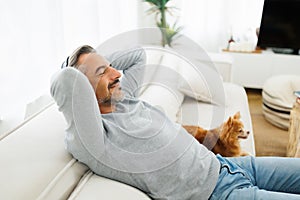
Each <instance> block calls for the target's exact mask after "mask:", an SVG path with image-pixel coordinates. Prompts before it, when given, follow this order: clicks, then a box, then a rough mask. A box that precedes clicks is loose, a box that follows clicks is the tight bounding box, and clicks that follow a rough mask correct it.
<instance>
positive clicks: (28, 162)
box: [0, 103, 88, 200]
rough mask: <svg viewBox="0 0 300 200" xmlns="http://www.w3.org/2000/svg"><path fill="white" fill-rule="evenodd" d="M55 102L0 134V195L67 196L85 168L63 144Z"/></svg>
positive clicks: (43, 197)
mask: <svg viewBox="0 0 300 200" xmlns="http://www.w3.org/2000/svg"><path fill="white" fill-rule="evenodd" d="M65 128H66V123H65V120H64V117H63V115H62V113H60V112H59V111H58V109H57V107H56V104H54V103H53V104H51V105H50V106H48V107H46V108H45V109H43V110H42V111H41V112H39V113H37V114H36V115H34V116H32V117H30V118H29V119H27V120H26V121H25V122H24V123H22V124H21V125H20V126H18V127H17V128H16V129H14V130H13V131H11V132H10V133H8V134H5V135H3V136H1V137H0V169H1V171H0V199H13V200H17V199H20V200H21V199H22V200H23V199H43V200H45V199H49V200H50V199H51V200H52V199H67V197H68V196H69V195H70V194H71V192H72V191H73V189H74V188H75V187H76V185H77V183H78V182H79V180H80V179H81V177H82V176H83V174H84V173H85V172H86V171H87V170H88V168H87V167H86V166H85V165H83V164H81V163H79V162H77V161H76V160H75V159H73V158H72V156H71V155H70V154H69V153H67V151H66V150H65V147H64V137H65V133H64V130H65Z"/></svg>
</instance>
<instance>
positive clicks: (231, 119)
mask: <svg viewBox="0 0 300 200" xmlns="http://www.w3.org/2000/svg"><path fill="white" fill-rule="evenodd" d="M232 123H233V118H232V117H229V118H228V120H227V122H226V124H227V125H228V127H230V126H231V125H232Z"/></svg>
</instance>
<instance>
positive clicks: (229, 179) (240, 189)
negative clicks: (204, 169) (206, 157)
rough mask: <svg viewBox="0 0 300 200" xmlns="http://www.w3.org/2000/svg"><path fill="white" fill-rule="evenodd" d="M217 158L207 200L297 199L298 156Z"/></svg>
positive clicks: (299, 196)
mask: <svg viewBox="0 0 300 200" xmlns="http://www.w3.org/2000/svg"><path fill="white" fill-rule="evenodd" d="M217 158H218V159H219V161H220V163H221V169H220V175H219V180H218V182H217V185H216V188H215V189H214V191H213V193H212V195H211V196H210V200H220V199H222V200H223V199H234V200H240V199H242V200H247V199H255V200H257V199H263V200H265V199H270V200H271V199H272V200H283V199H289V200H293V199H299V200H300V195H297V194H300V159H299V158H280V157H251V156H246V157H237V158H224V157H222V156H220V155H217Z"/></svg>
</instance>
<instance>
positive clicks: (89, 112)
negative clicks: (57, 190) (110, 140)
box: [51, 67, 104, 160]
mask: <svg viewBox="0 0 300 200" xmlns="http://www.w3.org/2000/svg"><path fill="white" fill-rule="evenodd" d="M51 95H52V97H53V98H54V99H55V101H56V103H57V105H58V107H59V110H60V111H61V112H62V113H63V115H64V117H65V119H66V121H67V130H66V131H67V134H71V135H72V136H71V137H67V138H66V140H67V141H66V142H67V149H68V150H69V152H70V153H71V154H73V156H74V157H76V158H77V159H79V160H80V158H78V157H80V156H79V155H80V154H81V152H79V151H84V152H89V153H90V154H91V155H94V156H95V157H98V158H99V157H101V155H102V153H103V149H104V129H103V122H102V117H101V113H100V111H99V108H98V103H97V100H96V96H95V92H94V90H93V88H92V86H91V85H90V83H89V81H88V79H87V77H86V76H85V75H84V74H83V73H81V72H80V71H78V70H76V69H74V68H71V67H68V68H65V69H63V70H60V71H59V72H58V73H56V74H55V75H54V76H53V77H52V80H51ZM82 148H83V149H82ZM76 155H77V156H76Z"/></svg>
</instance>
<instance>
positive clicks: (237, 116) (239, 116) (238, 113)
mask: <svg viewBox="0 0 300 200" xmlns="http://www.w3.org/2000/svg"><path fill="white" fill-rule="evenodd" d="M240 118H241V114H240V111H238V112H237V113H235V114H234V116H233V119H240Z"/></svg>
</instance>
